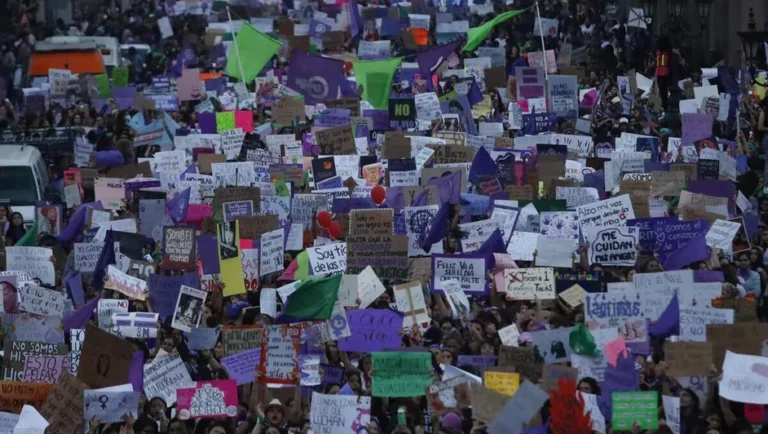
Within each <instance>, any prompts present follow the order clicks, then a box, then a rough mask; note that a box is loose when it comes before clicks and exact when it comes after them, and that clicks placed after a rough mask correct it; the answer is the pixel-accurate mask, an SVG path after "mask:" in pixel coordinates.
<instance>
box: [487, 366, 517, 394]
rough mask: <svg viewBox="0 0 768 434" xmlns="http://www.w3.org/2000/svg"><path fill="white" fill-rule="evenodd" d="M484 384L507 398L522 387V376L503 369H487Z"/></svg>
mask: <svg viewBox="0 0 768 434" xmlns="http://www.w3.org/2000/svg"><path fill="white" fill-rule="evenodd" d="M483 384H484V385H485V387H487V388H488V389H490V390H494V391H496V392H499V393H501V394H503V395H506V396H512V395H514V394H515V392H517V388H518V387H520V374H519V373H517V372H509V371H505V370H503V369H487V370H485V371H484V372H483Z"/></svg>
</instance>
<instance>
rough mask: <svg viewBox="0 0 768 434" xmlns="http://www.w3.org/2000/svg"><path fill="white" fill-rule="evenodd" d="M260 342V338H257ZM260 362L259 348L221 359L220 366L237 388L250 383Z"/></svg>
mask: <svg viewBox="0 0 768 434" xmlns="http://www.w3.org/2000/svg"><path fill="white" fill-rule="evenodd" d="M259 342H261V337H259ZM260 361H261V347H260V346H259V348H254V349H252V350H246V351H241V352H239V353H237V354H232V355H230V356H226V357H223V358H222V359H221V365H222V366H224V369H226V371H227V374H229V378H231V379H233V380H235V381H236V382H237V385H238V386H241V385H243V384H248V383H252V382H253V379H254V373H255V372H256V369H257V368H258V366H259V363H260Z"/></svg>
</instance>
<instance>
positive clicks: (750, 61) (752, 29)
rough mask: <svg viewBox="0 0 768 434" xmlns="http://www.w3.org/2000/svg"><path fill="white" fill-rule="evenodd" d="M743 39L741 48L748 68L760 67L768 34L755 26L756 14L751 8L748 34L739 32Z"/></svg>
mask: <svg viewBox="0 0 768 434" xmlns="http://www.w3.org/2000/svg"><path fill="white" fill-rule="evenodd" d="M736 34H737V35H739V38H740V39H741V46H742V48H743V49H744V60H745V62H746V65H745V66H746V67H751V66H758V65H757V64H758V61H759V60H760V50H761V49H763V47H764V45H763V43H765V42H767V41H768V32H766V31H758V30H757V25H756V24H755V13H754V11H753V10H752V8H749V21H748V25H747V31H746V32H737V33H736Z"/></svg>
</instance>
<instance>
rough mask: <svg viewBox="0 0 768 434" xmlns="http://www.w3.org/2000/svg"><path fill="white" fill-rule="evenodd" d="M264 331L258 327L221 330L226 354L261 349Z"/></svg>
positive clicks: (226, 327)
mask: <svg viewBox="0 0 768 434" xmlns="http://www.w3.org/2000/svg"><path fill="white" fill-rule="evenodd" d="M262 332H263V329H262V328H261V327H258V326H224V327H222V328H221V336H222V342H223V344H224V354H226V355H233V354H237V353H239V352H242V351H247V350H252V349H254V348H260V347H261V336H262Z"/></svg>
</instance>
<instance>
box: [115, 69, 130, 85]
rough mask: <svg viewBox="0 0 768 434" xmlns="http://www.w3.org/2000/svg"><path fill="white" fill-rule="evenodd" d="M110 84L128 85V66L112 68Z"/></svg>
mask: <svg viewBox="0 0 768 434" xmlns="http://www.w3.org/2000/svg"><path fill="white" fill-rule="evenodd" d="M112 84H113V85H114V86H115V87H128V68H126V67H124V66H120V67H118V68H115V69H113V70H112Z"/></svg>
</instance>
